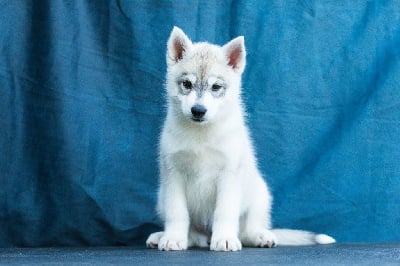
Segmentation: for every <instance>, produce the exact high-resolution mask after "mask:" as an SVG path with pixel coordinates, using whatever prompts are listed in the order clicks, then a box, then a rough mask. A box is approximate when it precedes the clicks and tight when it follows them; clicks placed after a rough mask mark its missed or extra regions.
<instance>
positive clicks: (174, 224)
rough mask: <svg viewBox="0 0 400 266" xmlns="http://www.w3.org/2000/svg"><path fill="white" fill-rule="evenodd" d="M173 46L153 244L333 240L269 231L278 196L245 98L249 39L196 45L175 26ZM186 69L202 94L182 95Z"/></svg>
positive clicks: (214, 246) (227, 246)
mask: <svg viewBox="0 0 400 266" xmlns="http://www.w3.org/2000/svg"><path fill="white" fill-rule="evenodd" d="M167 50H168V51H167V64H168V71H167V92H168V112H167V118H166V121H165V124H164V128H163V131H162V135H161V141H160V174H161V178H160V190H159V194H158V212H159V214H160V216H161V218H162V219H163V221H164V231H163V232H157V233H153V234H151V235H150V236H149V238H148V240H147V242H146V243H147V245H148V246H149V247H153V248H156V247H158V248H159V249H160V250H184V249H186V248H188V247H191V246H200V247H209V248H210V249H211V250H215V251H236V250H240V249H241V248H242V245H245V246H257V247H272V246H275V244H283V245H285V244H286V245H288V244H289V245H290V244H293V245H308V244H316V243H321V244H322V243H324V244H325V243H332V242H334V239H333V238H330V237H329V236H326V235H316V234H314V233H310V232H305V231H298V230H276V231H274V230H270V228H271V218H270V212H271V202H272V197H271V194H270V193H269V190H268V187H267V184H266V183H265V181H264V179H263V178H262V177H261V175H260V173H259V170H258V168H257V163H256V158H255V155H254V151H253V148H252V144H251V141H250V137H249V133H248V130H247V127H246V125H245V121H244V112H243V108H242V103H241V98H240V91H241V74H242V72H243V70H244V67H245V54H246V52H245V46H244V38H243V37H238V38H236V39H234V40H232V41H231V42H229V43H227V44H226V45H224V46H222V47H220V46H216V45H212V44H209V43H192V42H191V41H190V40H189V38H188V37H187V36H186V35H185V34H184V33H183V32H182V30H180V29H179V28H176V27H174V29H173V31H172V33H171V36H170V38H169V41H168V49H167ZM182 75H185V78H186V79H187V80H189V81H190V82H192V83H193V84H194V83H195V82H198V83H199V84H203V85H204V86H205V87H206V89H205V91H204V93H203V94H202V95H200V96H199V95H196V92H195V91H191V92H190V93H188V94H186V95H183V94H182V93H180V91H179V90H180V87H179V86H182V85H181V84H179V82H178V81H177V80H178V79H179V77H181V76H182ZM216 82H220V83H221V82H223V83H224V84H225V86H226V90H225V94H224V95H223V96H222V97H214V96H213V95H212V93H211V89H210V88H209V87H210V86H211V85H212V84H214V83H216ZM203 85H202V86H203ZM207 86H208V88H207ZM196 104H201V105H203V106H205V107H206V108H207V112H206V114H205V116H204V121H202V122H196V121H192V119H191V116H192V113H191V108H192V107H193V106H194V105H196Z"/></svg>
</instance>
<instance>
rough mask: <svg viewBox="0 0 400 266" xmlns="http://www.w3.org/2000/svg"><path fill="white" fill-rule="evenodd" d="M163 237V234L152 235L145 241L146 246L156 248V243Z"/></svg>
mask: <svg viewBox="0 0 400 266" xmlns="http://www.w3.org/2000/svg"><path fill="white" fill-rule="evenodd" d="M163 236H164V232H156V233H152V234H151V235H150V236H149V237H148V238H147V240H146V246H147V247H149V248H158V243H159V242H160V239H161V237H163Z"/></svg>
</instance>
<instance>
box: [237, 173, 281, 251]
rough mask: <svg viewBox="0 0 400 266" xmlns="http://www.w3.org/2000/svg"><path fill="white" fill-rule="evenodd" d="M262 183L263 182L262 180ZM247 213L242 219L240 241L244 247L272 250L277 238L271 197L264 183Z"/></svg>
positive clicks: (254, 192)
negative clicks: (272, 216) (272, 215)
mask: <svg viewBox="0 0 400 266" xmlns="http://www.w3.org/2000/svg"><path fill="white" fill-rule="evenodd" d="M260 181H262V180H260ZM250 201H251V202H250V205H249V209H248V211H247V213H246V214H245V215H244V216H243V217H242V219H241V226H240V240H241V241H242V243H243V245H244V246H249V247H262V248H272V247H274V246H275V245H276V242H277V240H276V236H275V234H274V233H273V232H272V231H271V230H268V229H269V228H270V227H271V218H270V209H271V201H272V198H271V195H270V194H269V191H268V189H267V187H266V185H265V184H264V183H263V182H260V184H258V185H257V186H256V188H255V190H254V191H253V193H252V195H251V199H250Z"/></svg>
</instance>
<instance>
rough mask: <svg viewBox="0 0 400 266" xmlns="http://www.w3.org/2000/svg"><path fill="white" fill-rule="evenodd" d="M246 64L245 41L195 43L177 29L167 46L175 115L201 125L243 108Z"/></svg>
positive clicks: (170, 92)
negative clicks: (241, 92) (233, 109)
mask: <svg viewBox="0 0 400 266" xmlns="http://www.w3.org/2000/svg"><path fill="white" fill-rule="evenodd" d="M245 61H246V51H245V47H244V38H243V37H237V38H235V39H233V40H232V41H230V42H228V43H227V44H225V45H224V46H217V45H212V44H209V43H205V42H201V43H192V42H191V41H190V39H189V38H188V37H187V36H186V35H185V33H184V32H183V31H182V30H181V29H179V28H177V27H174V29H173V30H172V32H171V35H170V37H169V40H168V44H167V66H168V71H167V90H168V95H169V98H170V100H171V101H170V104H172V105H173V106H172V107H173V108H174V112H177V113H178V115H180V116H181V117H182V118H183V119H185V120H187V121H190V122H192V123H196V124H199V125H202V124H207V123H210V122H214V121H217V120H219V119H224V118H225V117H226V116H227V115H229V114H230V113H231V112H230V110H232V109H230V108H231V107H229V106H228V105H230V106H232V105H235V104H240V83H241V75H242V73H243V70H244V67H245V64H246V62H245Z"/></svg>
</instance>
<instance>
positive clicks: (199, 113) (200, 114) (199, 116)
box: [191, 104, 207, 122]
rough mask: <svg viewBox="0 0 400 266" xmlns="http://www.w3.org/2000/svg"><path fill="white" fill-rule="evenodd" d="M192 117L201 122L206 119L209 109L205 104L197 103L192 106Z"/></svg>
mask: <svg viewBox="0 0 400 266" xmlns="http://www.w3.org/2000/svg"><path fill="white" fill-rule="evenodd" d="M191 112H192V119H193V120H194V121H197V122H201V121H203V120H204V116H205V114H206V113H207V109H206V108H205V107H204V105H200V104H196V105H195V106H193V107H192V108H191Z"/></svg>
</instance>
